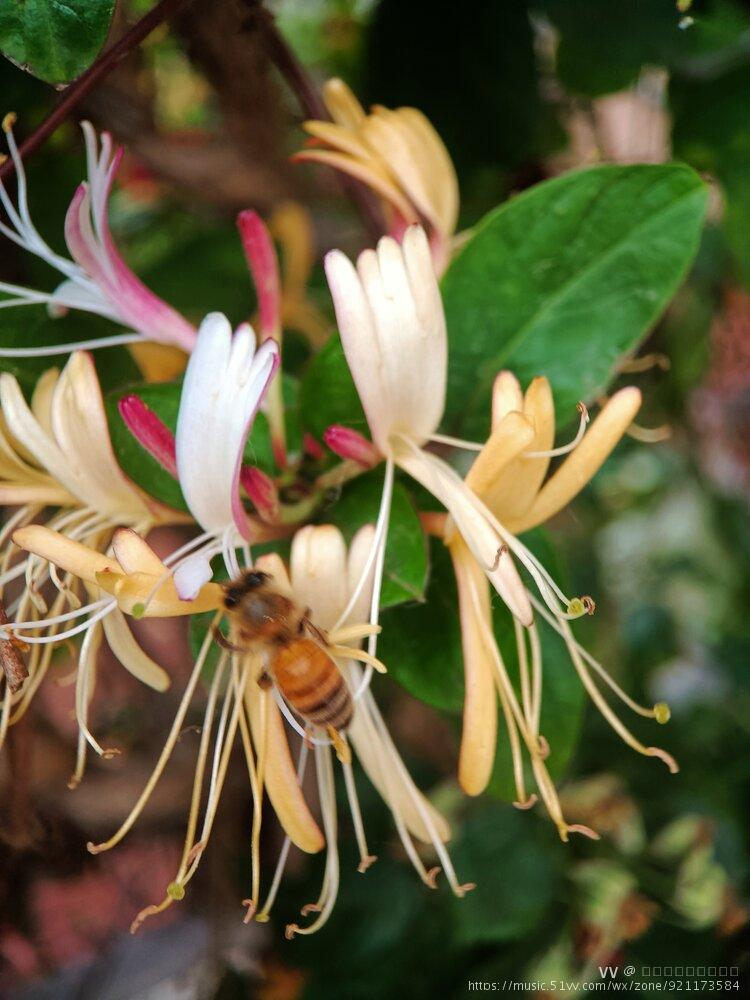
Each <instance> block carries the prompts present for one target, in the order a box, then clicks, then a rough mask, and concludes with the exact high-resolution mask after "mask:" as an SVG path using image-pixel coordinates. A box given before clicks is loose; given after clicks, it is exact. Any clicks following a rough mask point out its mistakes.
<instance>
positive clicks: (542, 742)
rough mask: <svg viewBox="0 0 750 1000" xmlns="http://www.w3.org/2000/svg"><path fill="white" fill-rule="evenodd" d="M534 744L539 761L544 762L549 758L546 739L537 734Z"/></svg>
mask: <svg viewBox="0 0 750 1000" xmlns="http://www.w3.org/2000/svg"><path fill="white" fill-rule="evenodd" d="M536 743H537V749H538V753H539V758H540V760H546V759H547V758H548V757H549V743H548V742H547V739H546V737H544V736H542V735H541V734H539V735H538V736H537V738H536Z"/></svg>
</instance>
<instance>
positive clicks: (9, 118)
mask: <svg viewBox="0 0 750 1000" xmlns="http://www.w3.org/2000/svg"><path fill="white" fill-rule="evenodd" d="M16 121H17V117H16V113H15V111H9V112H8V113H7V115H6V116H5V117H4V118H3V132H10V130H11V129H12V128H13V126H14V125H15V124H16Z"/></svg>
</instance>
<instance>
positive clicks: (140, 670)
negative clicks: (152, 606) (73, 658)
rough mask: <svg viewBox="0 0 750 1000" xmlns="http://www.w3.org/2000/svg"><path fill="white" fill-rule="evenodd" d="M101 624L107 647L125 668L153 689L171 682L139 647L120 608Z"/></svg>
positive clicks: (163, 671) (162, 689) (165, 688)
mask: <svg viewBox="0 0 750 1000" xmlns="http://www.w3.org/2000/svg"><path fill="white" fill-rule="evenodd" d="M102 624H103V625H104V634H105V636H106V637H107V642H108V643H109V648H110V649H111V650H112V652H113V653H114V654H115V657H116V658H117V660H118V661H119V662H120V663H121V664H122V665H123V666H124V667H125V669H126V670H128V671H129V672H130V673H131V674H132V675H133V677H135V678H137V679H138V680H139V681H141V682H142V683H143V684H147V685H148V686H149V687H151V688H153V689H154V690H155V691H166V690H167V688H168V687H169V685H170V683H171V681H170V677H169V674H168V673H167V672H166V670H164V668H163V667H160V666H159V664H158V663H157V662H156V661H155V660H152V659H151V657H150V656H149V655H148V653H146V652H145V651H144V650H143V649H141V647H140V646H139V645H138V642H137V640H136V638H135V636H134V635H133V633H132V632H131V631H130V628H129V627H128V624H127V622H126V621H125V617H124V615H123V613H122V612H121V611H120V609H119V608H115V609H114V610H113V611H111V612H110V613H109V614H108V615H106V616H105V617H104V618H103V619H102Z"/></svg>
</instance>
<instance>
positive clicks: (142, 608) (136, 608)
mask: <svg viewBox="0 0 750 1000" xmlns="http://www.w3.org/2000/svg"><path fill="white" fill-rule="evenodd" d="M145 613H146V605H145V604H143V602H142V601H138V603H137V604H134V605H133V610H132V612H131V614H132V616H133V618H143V616H144V614H145Z"/></svg>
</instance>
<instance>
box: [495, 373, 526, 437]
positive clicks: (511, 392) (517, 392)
mask: <svg viewBox="0 0 750 1000" xmlns="http://www.w3.org/2000/svg"><path fill="white" fill-rule="evenodd" d="M514 411H515V412H517V413H523V393H522V392H521V386H520V385H519V382H518V379H517V378H516V376H515V375H514V374H513V372H509V371H501V372H498V373H497V375H496V376H495V381H494V383H493V386H492V429H493V430H494V429H495V428H496V427H497V425H498V424H499V423H500V421H501V420H502V419H503V418H504V417H507V416H508V414H509V413H513V412H514Z"/></svg>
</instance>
